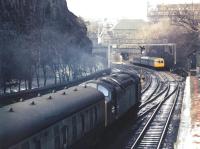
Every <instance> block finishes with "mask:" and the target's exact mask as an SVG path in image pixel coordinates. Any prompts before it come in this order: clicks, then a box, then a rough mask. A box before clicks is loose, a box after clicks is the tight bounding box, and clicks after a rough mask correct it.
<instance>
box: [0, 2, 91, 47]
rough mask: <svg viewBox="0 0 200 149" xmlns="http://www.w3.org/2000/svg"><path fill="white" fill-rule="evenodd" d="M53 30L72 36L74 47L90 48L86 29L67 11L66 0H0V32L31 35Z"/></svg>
mask: <svg viewBox="0 0 200 149" xmlns="http://www.w3.org/2000/svg"><path fill="white" fill-rule="evenodd" d="M47 27H48V28H50V29H52V30H55V31H56V32H61V33H67V34H68V35H69V36H73V40H74V41H75V42H74V41H73V42H74V43H75V44H79V43H80V44H79V45H81V46H83V48H91V42H90V41H89V39H88V38H87V36H86V27H85V25H84V24H83V23H81V21H80V20H79V18H77V17H76V16H75V15H74V14H73V13H71V12H70V11H69V10H68V8H67V2H66V0H0V29H1V30H15V31H17V32H18V33H22V34H30V33H31V32H32V31H36V30H38V29H39V30H41V29H45V28H47Z"/></svg>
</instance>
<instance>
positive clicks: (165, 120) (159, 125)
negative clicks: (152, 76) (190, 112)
mask: <svg viewBox="0 0 200 149" xmlns="http://www.w3.org/2000/svg"><path fill="white" fill-rule="evenodd" d="M179 92H180V89H179V85H178V84H177V85H175V83H174V84H171V85H170V89H169V90H168V91H167V93H165V95H164V96H165V97H164V98H163V99H162V100H161V101H160V102H159V103H157V104H156V105H154V106H153V107H151V108H150V110H148V111H147V112H146V113H148V114H147V116H146V118H145V119H143V120H141V123H142V124H141V125H140V126H141V127H140V128H139V129H138V130H137V132H135V135H134V137H132V138H131V139H130V141H129V142H128V144H127V146H126V148H127V149H136V148H137V149H139V148H141V149H143V148H151V149H154V148H155V149H157V148H160V147H161V145H162V141H163V138H164V136H165V134H166V132H167V127H168V125H169V122H170V119H171V117H172V114H173V110H174V108H175V105H176V102H177V100H178V97H179ZM160 98H161V97H160ZM143 114H144V113H143ZM136 136H137V137H136Z"/></svg>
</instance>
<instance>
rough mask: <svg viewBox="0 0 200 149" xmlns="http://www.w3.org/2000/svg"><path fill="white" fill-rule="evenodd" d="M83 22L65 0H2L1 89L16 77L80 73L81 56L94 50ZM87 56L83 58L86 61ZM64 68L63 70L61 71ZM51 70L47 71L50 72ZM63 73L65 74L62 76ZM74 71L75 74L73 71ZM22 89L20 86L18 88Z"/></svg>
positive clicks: (0, 15)
mask: <svg viewBox="0 0 200 149" xmlns="http://www.w3.org/2000/svg"><path fill="white" fill-rule="evenodd" d="M91 50H92V43H91V41H90V40H89V38H88V37H87V29H86V26H85V24H84V23H83V21H82V20H81V19H80V18H78V17H76V16H75V15H74V14H73V13H71V12H70V11H69V10H68V8H67V2H66V0H0V88H1V87H4V92H5V90H6V88H5V85H6V84H8V82H11V83H12V82H13V80H15V82H16V81H18V82H19V88H20V83H21V80H25V81H26V80H27V81H28V86H29V87H28V88H29V89H31V84H32V80H33V78H35V77H36V78H37V83H38V87H39V81H40V79H39V78H40V77H43V78H45V79H44V84H45V85H46V79H47V77H48V75H49V76H53V75H54V76H55V82H56V79H57V75H58V73H60V75H59V78H60V82H62V80H64V81H65V77H66V76H67V75H68V76H69V75H70V74H67V73H68V72H69V71H67V70H66V68H69V67H70V68H69V69H70V71H71V70H73V71H76V72H78V70H77V69H78V67H77V66H74V63H77V65H78V64H80V63H81V62H80V59H81V58H82V57H83V56H82V55H83V54H85V53H86V55H88V54H89V53H91ZM85 59H87V58H84V60H85ZM61 69H63V70H62V71H61ZM47 72H48V73H47ZM61 73H62V75H61ZM71 74H75V73H74V72H72V73H71ZM19 90H20V89H19Z"/></svg>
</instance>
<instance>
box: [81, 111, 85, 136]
mask: <svg viewBox="0 0 200 149" xmlns="http://www.w3.org/2000/svg"><path fill="white" fill-rule="evenodd" d="M81 128H82V133H84V131H85V120H84V115H83V114H81Z"/></svg>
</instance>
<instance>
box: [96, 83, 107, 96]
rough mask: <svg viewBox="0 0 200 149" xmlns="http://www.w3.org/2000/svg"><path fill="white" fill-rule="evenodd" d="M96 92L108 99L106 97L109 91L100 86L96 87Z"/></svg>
mask: <svg viewBox="0 0 200 149" xmlns="http://www.w3.org/2000/svg"><path fill="white" fill-rule="evenodd" d="M98 91H100V92H102V93H103V94H104V96H105V97H108V95H109V91H108V90H107V89H106V88H105V87H103V86H101V85H98Z"/></svg>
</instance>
